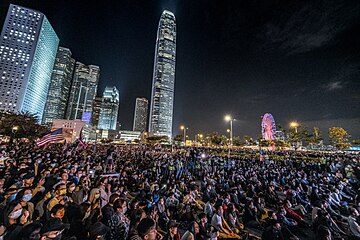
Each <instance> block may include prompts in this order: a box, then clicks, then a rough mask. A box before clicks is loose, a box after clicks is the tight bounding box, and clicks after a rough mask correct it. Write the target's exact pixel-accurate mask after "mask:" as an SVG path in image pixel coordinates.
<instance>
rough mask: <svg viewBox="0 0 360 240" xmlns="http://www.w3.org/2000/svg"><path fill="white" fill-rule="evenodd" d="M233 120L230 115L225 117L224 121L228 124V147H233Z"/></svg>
mask: <svg viewBox="0 0 360 240" xmlns="http://www.w3.org/2000/svg"><path fill="white" fill-rule="evenodd" d="M233 120H235V119H233V118H232V117H231V116H230V115H226V116H225V121H227V122H230V146H231V147H232V145H233V126H232V125H233Z"/></svg>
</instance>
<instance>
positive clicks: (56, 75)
mask: <svg viewBox="0 0 360 240" xmlns="http://www.w3.org/2000/svg"><path fill="white" fill-rule="evenodd" d="M74 66H75V60H74V59H73V58H72V57H71V51H70V49H68V48H64V47H59V49H58V52H57V54H56V59H55V64H54V69H53V72H52V75H51V81H50V87H49V93H48V96H47V99H46V104H45V110H44V115H43V120H42V122H43V124H50V123H51V122H52V121H53V120H54V119H64V118H65V112H66V105H67V101H68V99H69V94H70V88H71V80H72V75H73V72H74Z"/></svg>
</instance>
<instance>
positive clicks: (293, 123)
mask: <svg viewBox="0 0 360 240" xmlns="http://www.w3.org/2000/svg"><path fill="white" fill-rule="evenodd" d="M290 127H291V128H294V129H295V133H296V134H297V132H298V127H299V123H297V122H295V121H294V122H291V123H290ZM296 138H297V137H296ZM298 144H299V142H298V141H296V145H295V151H296V148H297V147H298Z"/></svg>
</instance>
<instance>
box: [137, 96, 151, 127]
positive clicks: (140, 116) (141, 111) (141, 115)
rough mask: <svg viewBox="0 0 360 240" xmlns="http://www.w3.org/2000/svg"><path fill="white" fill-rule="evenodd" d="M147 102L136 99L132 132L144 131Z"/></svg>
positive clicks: (143, 99) (142, 99)
mask: <svg viewBox="0 0 360 240" xmlns="http://www.w3.org/2000/svg"><path fill="white" fill-rule="evenodd" d="M147 112H148V100H147V99H146V98H136V103H135V113H134V125H133V131H137V132H143V131H146V122H147Z"/></svg>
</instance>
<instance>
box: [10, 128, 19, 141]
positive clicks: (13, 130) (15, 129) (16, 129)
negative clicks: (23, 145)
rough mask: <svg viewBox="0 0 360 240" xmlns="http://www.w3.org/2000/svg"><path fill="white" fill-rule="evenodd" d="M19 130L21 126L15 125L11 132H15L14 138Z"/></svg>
mask: <svg viewBox="0 0 360 240" xmlns="http://www.w3.org/2000/svg"><path fill="white" fill-rule="evenodd" d="M18 130H19V126H13V127H12V129H11V132H12V133H13V138H14V139H15V134H16V132H17V131H18Z"/></svg>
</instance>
